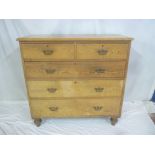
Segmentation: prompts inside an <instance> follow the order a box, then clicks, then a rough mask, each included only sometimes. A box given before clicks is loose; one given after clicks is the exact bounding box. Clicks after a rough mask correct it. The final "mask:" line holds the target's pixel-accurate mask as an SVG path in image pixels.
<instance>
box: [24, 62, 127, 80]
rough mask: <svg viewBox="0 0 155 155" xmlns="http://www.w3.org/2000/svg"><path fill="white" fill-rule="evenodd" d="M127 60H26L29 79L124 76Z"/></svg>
mask: <svg viewBox="0 0 155 155" xmlns="http://www.w3.org/2000/svg"><path fill="white" fill-rule="evenodd" d="M125 63H126V62H125V61H122V62H91V63H89V62H88V63H84V62H83V63H82V62H81V63H71V62H70V63H69V62H66V63H56V62H55V63H54V62H26V63H25V69H26V76H27V78H28V79H42V78H43V79H52V78H69V77H72V78H77V77H82V78H89V77H94V78H95V77H96V78H103V77H106V78H107V77H120V78H123V77H124V71H125Z"/></svg>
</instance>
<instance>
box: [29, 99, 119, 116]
mask: <svg viewBox="0 0 155 155" xmlns="http://www.w3.org/2000/svg"><path fill="white" fill-rule="evenodd" d="M120 101H121V100H120V98H106V99H66V100H60V99H59V100H31V104H30V106H31V112H32V116H33V117H34V118H42V117H69V116H71V117H74V116H75V117H80V116H104V115H105V116H106V115H107V116H108V115H109V116H110V115H112V116H114V115H116V116H117V115H119V111H120Z"/></svg>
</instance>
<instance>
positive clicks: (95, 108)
mask: <svg viewBox="0 0 155 155" xmlns="http://www.w3.org/2000/svg"><path fill="white" fill-rule="evenodd" d="M93 108H94V110H95V111H100V110H101V109H102V108H103V107H102V106H94V107H93Z"/></svg>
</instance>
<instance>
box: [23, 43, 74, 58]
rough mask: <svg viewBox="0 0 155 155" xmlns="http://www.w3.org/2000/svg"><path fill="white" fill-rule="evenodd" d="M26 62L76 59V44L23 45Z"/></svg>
mask: <svg viewBox="0 0 155 155" xmlns="http://www.w3.org/2000/svg"><path fill="white" fill-rule="evenodd" d="M21 50H22V53H23V58H24V59H26V60H42V61H44V60H53V59H56V60H57V59H60V60H63V59H74V44H71V43H70V44H21Z"/></svg>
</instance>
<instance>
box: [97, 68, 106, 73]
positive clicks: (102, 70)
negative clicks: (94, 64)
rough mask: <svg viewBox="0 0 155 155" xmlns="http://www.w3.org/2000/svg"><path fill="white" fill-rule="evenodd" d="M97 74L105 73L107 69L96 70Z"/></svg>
mask: <svg viewBox="0 0 155 155" xmlns="http://www.w3.org/2000/svg"><path fill="white" fill-rule="evenodd" d="M95 72H96V73H104V72H105V69H103V68H96V69H95Z"/></svg>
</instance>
